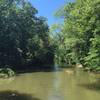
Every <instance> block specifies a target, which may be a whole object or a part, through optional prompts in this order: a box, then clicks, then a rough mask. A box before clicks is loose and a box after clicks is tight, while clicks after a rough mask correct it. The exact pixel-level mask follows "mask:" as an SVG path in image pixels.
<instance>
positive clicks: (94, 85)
mask: <svg viewBox="0 0 100 100" xmlns="http://www.w3.org/2000/svg"><path fill="white" fill-rule="evenodd" d="M78 86H81V87H83V88H86V89H90V90H95V91H100V80H98V81H97V82H94V83H88V84H78Z"/></svg>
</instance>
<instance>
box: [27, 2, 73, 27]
mask: <svg viewBox="0 0 100 100" xmlns="http://www.w3.org/2000/svg"><path fill="white" fill-rule="evenodd" d="M29 1H30V2H31V4H32V5H33V6H34V7H35V8H36V9H37V10H38V16H43V17H46V18H47V22H48V24H49V26H51V25H52V24H54V23H59V21H60V19H57V18H56V17H54V13H55V12H56V11H57V10H58V9H59V8H61V7H63V5H64V4H65V2H73V1H74V0H29Z"/></svg>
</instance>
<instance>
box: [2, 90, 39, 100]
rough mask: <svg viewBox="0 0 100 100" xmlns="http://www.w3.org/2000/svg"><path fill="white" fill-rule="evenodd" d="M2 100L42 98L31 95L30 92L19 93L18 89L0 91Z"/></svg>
mask: <svg viewBox="0 0 100 100" xmlns="http://www.w3.org/2000/svg"><path fill="white" fill-rule="evenodd" d="M0 100H40V99H38V98H35V97H31V96H30V95H28V94H22V93H18V92H16V91H2V92H0Z"/></svg>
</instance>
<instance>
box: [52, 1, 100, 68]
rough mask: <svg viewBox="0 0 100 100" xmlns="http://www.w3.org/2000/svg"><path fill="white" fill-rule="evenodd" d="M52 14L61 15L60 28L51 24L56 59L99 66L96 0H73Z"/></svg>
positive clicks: (99, 17)
mask: <svg viewBox="0 0 100 100" xmlns="http://www.w3.org/2000/svg"><path fill="white" fill-rule="evenodd" d="M61 11H62V12H61ZM56 15H57V16H58V15H60V16H61V17H63V18H64V23H63V25H61V27H60V31H59V28H58V26H57V25H54V26H53V28H52V29H53V30H54V31H53V32H54V33H55V30H56V37H57V38H56V39H55V37H54V41H58V43H57V42H54V43H55V44H56V45H58V49H57V50H56V59H57V62H60V63H67V64H68V65H72V64H76V63H81V64H83V65H84V66H88V67H90V69H96V70H100V0H76V1H75V2H73V3H69V4H65V6H64V8H63V9H61V10H59V11H58V12H57V13H56ZM55 26H56V27H55Z"/></svg>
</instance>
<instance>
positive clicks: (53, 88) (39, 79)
mask: <svg viewBox="0 0 100 100" xmlns="http://www.w3.org/2000/svg"><path fill="white" fill-rule="evenodd" d="M66 70H67V69H65V70H62V71H56V72H36V73H25V74H24V73H23V74H20V75H19V76H16V77H15V79H14V80H13V81H10V82H9V83H7V84H6V82H2V83H3V84H0V91H1V92H0V100H39V99H40V100H100V94H99V91H98V90H96V88H98V87H97V85H96V86H95V87H94V86H93V84H94V83H95V82H97V79H96V78H95V75H94V74H90V73H86V72H83V71H81V70H79V71H77V70H73V69H68V71H69V70H70V72H72V71H73V73H67V72H66ZM98 83H100V81H98ZM99 86H100V85H99ZM88 87H89V89H87V88H88ZM98 89H100V88H98ZM6 90H11V91H6ZM16 91H17V92H16ZM21 93H25V94H21ZM27 94H30V95H27ZM1 97H2V98H1ZM34 97H38V98H34ZM6 98H7V99H6Z"/></svg>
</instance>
